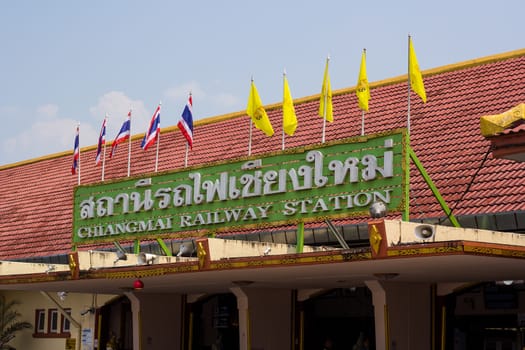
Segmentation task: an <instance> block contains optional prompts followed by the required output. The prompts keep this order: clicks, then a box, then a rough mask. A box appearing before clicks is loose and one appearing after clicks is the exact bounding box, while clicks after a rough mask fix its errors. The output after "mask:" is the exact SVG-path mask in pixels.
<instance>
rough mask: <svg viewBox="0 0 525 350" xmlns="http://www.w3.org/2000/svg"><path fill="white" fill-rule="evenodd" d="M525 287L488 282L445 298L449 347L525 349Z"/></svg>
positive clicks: (498, 349)
mask: <svg viewBox="0 0 525 350" xmlns="http://www.w3.org/2000/svg"><path fill="white" fill-rule="evenodd" d="M524 301H525V284H524V282H523V281H501V282H488V283H482V284H478V285H475V286H473V287H471V288H468V289H464V290H462V291H460V292H457V293H454V294H451V295H448V296H447V297H446V301H445V303H446V309H447V316H448V317H447V320H446V321H447V322H446V347H447V349H448V348H450V349H454V350H467V349H483V350H507V349H508V350H517V349H522V348H523V347H524V346H525V302H524Z"/></svg>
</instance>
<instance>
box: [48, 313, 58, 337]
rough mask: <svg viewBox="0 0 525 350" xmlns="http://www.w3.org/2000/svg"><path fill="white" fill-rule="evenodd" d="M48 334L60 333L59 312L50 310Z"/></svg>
mask: <svg viewBox="0 0 525 350" xmlns="http://www.w3.org/2000/svg"><path fill="white" fill-rule="evenodd" d="M48 320H49V323H48V330H47V332H48V333H58V310H57V309H49V318H48Z"/></svg>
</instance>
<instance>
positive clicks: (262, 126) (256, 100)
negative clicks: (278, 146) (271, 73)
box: [246, 80, 273, 136]
mask: <svg viewBox="0 0 525 350" xmlns="http://www.w3.org/2000/svg"><path fill="white" fill-rule="evenodd" d="M246 113H247V114H248V115H249V116H250V117H251V118H252V121H253V123H254V124H255V127H256V128H257V129H259V130H262V131H263V132H264V133H265V134H266V136H272V135H273V127H272V123H270V118H268V114H266V111H265V110H264V107H263V105H262V102H261V98H260V97H259V92H257V88H256V87H255V83H254V82H253V80H252V86H251V88H250V97H249V98H248V106H247V107H246Z"/></svg>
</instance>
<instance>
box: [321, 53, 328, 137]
mask: <svg viewBox="0 0 525 350" xmlns="http://www.w3.org/2000/svg"><path fill="white" fill-rule="evenodd" d="M329 62H330V56H328V57H327V58H326V70H327V71H328V63H329ZM323 79H324V78H323ZM323 83H324V82H323ZM326 90H327V86H324V89H323V94H324V104H323V137H322V138H321V143H324V141H325V132H326V103H327V101H328V91H326Z"/></svg>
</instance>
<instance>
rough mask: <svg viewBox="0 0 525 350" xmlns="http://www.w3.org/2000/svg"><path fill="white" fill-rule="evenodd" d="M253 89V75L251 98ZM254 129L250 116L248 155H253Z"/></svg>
mask: <svg viewBox="0 0 525 350" xmlns="http://www.w3.org/2000/svg"><path fill="white" fill-rule="evenodd" d="M252 89H253V75H252V79H251V82H250V98H251V96H252ZM252 127H253V119H252V118H251V116H250V134H249V135H250V136H249V137H248V155H249V156H251V155H252Z"/></svg>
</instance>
